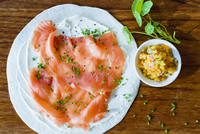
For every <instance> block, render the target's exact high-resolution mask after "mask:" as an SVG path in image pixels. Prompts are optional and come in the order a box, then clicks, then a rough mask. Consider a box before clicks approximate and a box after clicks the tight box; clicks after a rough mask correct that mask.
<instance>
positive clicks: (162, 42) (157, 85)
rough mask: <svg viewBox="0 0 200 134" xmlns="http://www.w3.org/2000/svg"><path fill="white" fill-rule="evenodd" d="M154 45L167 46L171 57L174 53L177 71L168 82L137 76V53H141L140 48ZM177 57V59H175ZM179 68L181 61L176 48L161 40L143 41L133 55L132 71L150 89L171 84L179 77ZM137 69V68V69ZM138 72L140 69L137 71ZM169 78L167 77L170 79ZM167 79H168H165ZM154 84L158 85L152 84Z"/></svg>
mask: <svg viewBox="0 0 200 134" xmlns="http://www.w3.org/2000/svg"><path fill="white" fill-rule="evenodd" d="M151 42H157V43H153V44H151ZM156 44H165V45H167V46H169V47H170V48H171V49H172V50H173V51H172V53H173V55H174V51H175V53H176V55H177V56H176V57H175V58H176V59H177V60H178V66H177V70H176V72H174V73H173V74H172V75H171V76H173V78H171V79H170V80H168V81H162V82H155V81H154V80H151V79H148V78H146V77H145V76H143V75H142V76H141V74H139V72H138V70H137V68H138V66H137V64H136V61H137V58H138V55H139V52H140V51H142V48H146V47H147V46H150V45H156ZM177 57H178V58H177ZM181 66H182V61H181V56H180V53H179V51H178V50H177V48H176V47H175V46H174V45H173V44H172V43H170V42H168V41H166V40H163V39H150V40H148V41H145V42H144V43H142V44H141V45H140V46H139V48H138V49H137V51H136V53H135V55H134V70H135V72H136V74H137V76H138V77H139V78H140V80H141V81H142V82H144V83H145V84H147V85H149V86H152V87H164V86H167V85H169V84H171V83H172V82H173V81H174V80H175V79H176V78H177V77H178V75H179V73H180V71H181ZM138 69H139V68H138ZM139 70H140V69H139ZM171 76H169V77H171ZM167 79H169V78H167ZM147 81H151V82H152V83H149V82H147ZM154 83H159V84H154Z"/></svg>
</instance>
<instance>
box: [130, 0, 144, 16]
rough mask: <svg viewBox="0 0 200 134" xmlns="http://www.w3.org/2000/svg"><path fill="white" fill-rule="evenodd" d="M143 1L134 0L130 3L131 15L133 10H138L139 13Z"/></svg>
mask: <svg viewBox="0 0 200 134" xmlns="http://www.w3.org/2000/svg"><path fill="white" fill-rule="evenodd" d="M143 2H144V0H134V2H133V4H132V12H133V15H134V13H135V12H138V13H139V14H140V12H141V10H142V5H143Z"/></svg>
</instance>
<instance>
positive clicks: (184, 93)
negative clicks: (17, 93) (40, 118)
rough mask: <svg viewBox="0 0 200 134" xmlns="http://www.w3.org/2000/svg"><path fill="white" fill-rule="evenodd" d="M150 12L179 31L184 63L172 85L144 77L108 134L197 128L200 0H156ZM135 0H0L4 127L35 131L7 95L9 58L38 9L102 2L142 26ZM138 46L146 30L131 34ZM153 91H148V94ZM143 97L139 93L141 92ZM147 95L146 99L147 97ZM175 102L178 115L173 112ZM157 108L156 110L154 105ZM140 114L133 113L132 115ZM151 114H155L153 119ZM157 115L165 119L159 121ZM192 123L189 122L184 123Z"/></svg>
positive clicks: (186, 133)
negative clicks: (133, 7)
mask: <svg viewBox="0 0 200 134" xmlns="http://www.w3.org/2000/svg"><path fill="white" fill-rule="evenodd" d="M152 1H153V3H154V6H153V8H152V9H151V12H150V14H151V17H152V18H153V19H154V20H155V21H159V22H161V23H162V24H164V25H165V26H166V27H167V29H168V30H169V32H170V33H172V32H173V31H174V30H175V31H176V36H177V38H178V39H179V40H180V41H181V43H180V44H179V45H175V46H176V47H177V49H178V50H179V52H180V54H181V57H182V69H181V72H180V75H179V76H178V78H177V79H176V80H175V81H174V82H173V83H172V84H170V85H168V86H166V87H162V88H153V87H150V86H147V85H145V84H144V83H142V82H141V85H140V87H139V93H138V95H137V98H136V99H135V101H134V103H133V105H132V106H131V108H130V110H129V111H128V113H127V115H126V117H125V118H124V119H123V120H122V121H121V122H120V123H119V124H118V125H116V126H115V127H113V128H112V129H111V130H109V131H107V132H106V133H107V134H114V133H121V134H128V133H134V134H139V133H141V134H143V133H148V134H154V133H155V134H162V133H165V132H164V131H165V129H168V130H169V133H173V134H199V133H200V121H199V123H196V120H200V25H199V24H200V0H152ZM132 2H133V1H132V0H0V68H1V71H0V133H8V134H11V133H19V134H23V133H24V134H27V133H29V134H34V133H35V132H34V131H33V130H31V129H30V128H29V127H28V126H27V125H26V124H25V123H24V122H23V121H22V120H21V119H20V117H19V116H18V115H17V113H16V112H15V110H14V108H13V106H12V103H11V101H10V98H9V92H8V85H7V84H8V83H7V76H6V61H7V57H8V54H9V51H10V48H11V46H12V43H13V41H14V39H15V37H16V36H17V34H19V32H20V31H21V30H22V29H23V28H24V26H25V25H26V24H27V23H29V22H30V21H31V20H32V19H33V18H34V17H35V16H36V15H37V14H39V13H41V12H42V11H44V10H45V9H48V8H50V7H53V6H55V5H59V4H66V3H73V4H78V5H81V6H91V7H99V8H102V9H105V10H107V11H108V12H110V13H111V14H112V15H113V16H114V17H115V18H116V19H117V20H119V21H120V22H121V23H122V24H123V25H126V26H127V27H128V28H129V29H130V30H137V31H144V28H139V27H138V25H137V24H136V21H135V18H134V17H133V15H132V12H131V9H130V6H131V4H132ZM133 36H134V38H135V40H136V42H137V44H138V46H139V45H140V44H141V43H143V42H144V41H146V40H147V36H144V35H138V34H134V35H133ZM148 93H150V94H148ZM141 94H143V95H144V97H143V98H141V97H140V95H141ZM146 100H148V104H147V105H144V104H143V103H144V102H145V101H146ZM171 103H175V104H176V105H177V108H176V109H175V111H174V112H175V113H176V115H172V112H171V108H172V106H171ZM154 108H156V111H155V112H152V109H154ZM135 114H136V115H137V116H136V117H135V118H133V115H135ZM147 114H150V115H151V116H152V120H151V121H150V122H151V124H150V125H148V124H147V122H148V121H149V120H148V118H147ZM159 121H161V122H162V123H164V124H165V126H164V127H161V124H159ZM186 122H187V123H188V125H187V126H186V125H185V123H186Z"/></svg>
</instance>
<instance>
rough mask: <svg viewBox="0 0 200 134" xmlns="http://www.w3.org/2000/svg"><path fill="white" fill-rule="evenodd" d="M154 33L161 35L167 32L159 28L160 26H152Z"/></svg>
mask: <svg viewBox="0 0 200 134" xmlns="http://www.w3.org/2000/svg"><path fill="white" fill-rule="evenodd" d="M154 28H155V33H159V34H160V35H161V36H163V37H164V36H167V34H166V33H165V32H164V31H163V30H162V29H161V28H160V27H154Z"/></svg>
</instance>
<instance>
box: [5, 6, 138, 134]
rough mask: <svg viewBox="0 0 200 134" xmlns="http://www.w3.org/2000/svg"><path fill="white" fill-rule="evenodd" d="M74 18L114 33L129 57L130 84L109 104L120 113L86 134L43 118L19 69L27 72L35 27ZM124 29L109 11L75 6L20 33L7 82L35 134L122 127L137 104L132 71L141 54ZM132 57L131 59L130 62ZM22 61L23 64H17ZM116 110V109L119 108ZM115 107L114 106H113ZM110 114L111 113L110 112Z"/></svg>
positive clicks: (50, 13) (50, 12) (54, 11)
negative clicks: (77, 16)
mask: <svg viewBox="0 0 200 134" xmlns="http://www.w3.org/2000/svg"><path fill="white" fill-rule="evenodd" d="M74 15H80V16H84V17H87V18H89V19H91V20H94V21H96V22H99V23H101V24H103V25H105V26H106V27H108V28H110V30H112V31H114V32H115V34H116V37H117V40H118V42H119V44H122V45H121V47H123V49H124V50H125V51H126V52H127V53H128V55H127V54H125V57H127V60H126V63H125V72H124V74H123V77H124V78H128V79H129V80H128V81H126V80H125V79H124V80H123V81H122V83H126V84H125V85H124V86H119V87H117V91H116V92H114V93H117V94H118V96H117V97H113V96H112V97H111V99H110V101H109V104H115V106H117V107H119V108H117V109H111V110H113V112H115V113H116V114H115V116H112V117H111V118H109V119H107V120H106V121H104V122H103V123H98V122H97V125H96V126H94V127H93V128H91V130H90V131H88V132H85V131H83V130H80V129H74V128H69V129H66V128H65V127H58V126H56V125H55V124H52V123H51V122H50V121H49V120H48V118H46V116H45V115H44V114H40V113H39V112H38V111H37V108H36V104H35V102H34V101H33V99H32V98H31V96H30V92H29V88H28V83H27V81H26V80H27V78H28V76H27V74H28V73H27V72H25V71H24V72H22V73H20V72H19V69H21V70H26V67H25V66H24V65H25V64H26V62H27V60H30V59H26V53H28V52H29V51H28V49H26V48H27V45H28V39H29V38H30V36H31V33H32V31H33V29H34V27H35V26H36V25H37V24H38V23H39V22H40V21H43V20H52V21H53V22H54V23H59V22H61V21H62V20H63V19H65V18H69V17H71V16H74ZM122 28H123V25H121V24H120V23H119V22H118V21H117V20H116V19H115V18H114V17H113V16H112V15H110V14H109V13H108V12H107V11H105V10H102V9H99V8H92V7H81V6H77V5H73V4H66V5H59V6H55V7H52V8H50V9H47V10H45V11H44V12H42V13H40V14H39V15H38V16H36V17H35V18H34V19H33V20H32V21H30V22H29V23H28V24H27V25H26V27H25V28H24V29H23V30H22V31H21V32H20V33H19V35H18V36H17V37H16V39H15V40H14V42H13V45H12V48H11V50H10V53H9V56H8V61H7V79H8V89H9V95H10V99H11V102H12V104H13V106H14V108H15V110H16V112H17V114H18V115H19V116H20V118H21V119H22V120H23V121H24V122H25V123H26V124H27V125H28V126H29V127H30V128H31V129H33V130H34V131H36V132H37V133H42V134H51V133H52V134H53V133H70V134H73V133H79V134H80V133H95V134H98V133H99V134H100V133H104V132H106V131H107V130H109V129H110V128H112V127H114V126H115V125H116V124H118V123H119V122H120V121H121V120H122V119H123V118H124V116H125V115H126V113H127V111H128V109H129V108H130V106H131V104H132V102H133V101H134V99H135V97H136V95H137V92H138V88H139V84H140V81H139V78H138V77H137V76H136V75H135V73H134V71H133V69H132V67H133V61H132V60H131V59H132V57H133V56H134V53H135V52H136V50H137V46H136V43H135V41H134V39H133V42H132V44H131V45H128V44H127V43H126V41H125V40H124V39H123V35H122V32H121V31H122ZM129 57H130V58H129ZM18 60H19V62H17V61H18ZM123 94H131V96H130V98H129V99H130V100H131V101H130V102H128V101H127V100H126V99H124V96H123ZM115 106H113V108H114V107H115ZM111 107H112V106H111ZM109 113H110V112H109Z"/></svg>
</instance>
